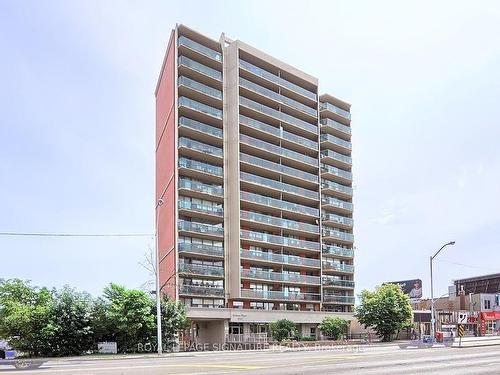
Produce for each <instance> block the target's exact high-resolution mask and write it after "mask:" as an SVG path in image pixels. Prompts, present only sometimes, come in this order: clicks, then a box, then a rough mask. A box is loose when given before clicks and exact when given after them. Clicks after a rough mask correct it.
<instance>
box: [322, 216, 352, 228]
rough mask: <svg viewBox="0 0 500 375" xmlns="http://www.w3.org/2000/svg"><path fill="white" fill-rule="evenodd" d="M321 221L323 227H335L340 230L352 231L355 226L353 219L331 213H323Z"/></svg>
mask: <svg viewBox="0 0 500 375" xmlns="http://www.w3.org/2000/svg"><path fill="white" fill-rule="evenodd" d="M321 221H322V223H323V225H327V226H335V227H339V228H345V229H352V227H353V225H354V221H353V219H351V218H350V217H345V216H341V215H336V214H330V213H326V212H324V213H322V214H321Z"/></svg>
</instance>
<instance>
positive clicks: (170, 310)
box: [154, 296, 188, 350]
mask: <svg viewBox="0 0 500 375" xmlns="http://www.w3.org/2000/svg"><path fill="white" fill-rule="evenodd" d="M154 315H155V316H156V307H155V309H154ZM155 326H156V325H155ZM187 327H188V319H187V316H186V308H185V307H184V304H182V303H181V302H179V301H175V300H171V299H169V298H168V296H165V297H164V298H163V299H162V301H161V328H162V336H163V338H162V344H163V348H164V349H167V350H171V349H172V348H173V347H174V344H175V339H176V337H177V335H178V333H179V332H180V331H182V330H184V329H186V328H187Z"/></svg>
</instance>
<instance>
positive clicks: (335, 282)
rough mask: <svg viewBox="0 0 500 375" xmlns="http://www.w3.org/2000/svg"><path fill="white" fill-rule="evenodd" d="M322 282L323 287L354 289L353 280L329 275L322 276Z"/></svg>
mask: <svg viewBox="0 0 500 375" xmlns="http://www.w3.org/2000/svg"><path fill="white" fill-rule="evenodd" d="M322 283H323V287H324V288H329V287H331V288H335V289H354V281H352V280H341V279H337V278H334V277H331V276H323V278H322Z"/></svg>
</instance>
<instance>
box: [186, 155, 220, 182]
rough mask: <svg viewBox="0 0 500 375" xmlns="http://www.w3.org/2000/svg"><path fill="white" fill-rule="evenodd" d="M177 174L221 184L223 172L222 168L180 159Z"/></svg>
mask: <svg viewBox="0 0 500 375" xmlns="http://www.w3.org/2000/svg"><path fill="white" fill-rule="evenodd" d="M179 174H181V175H184V176H190V177H192V178H195V179H198V178H202V179H204V180H208V181H210V182H214V183H222V182H223V177H224V170H223V169H222V167H219V166H217V165H212V164H208V163H203V162H201V161H197V160H193V159H189V158H185V157H180V158H179Z"/></svg>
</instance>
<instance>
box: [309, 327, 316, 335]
mask: <svg viewBox="0 0 500 375" xmlns="http://www.w3.org/2000/svg"><path fill="white" fill-rule="evenodd" d="M309 336H310V337H316V327H311V331H310V332H309Z"/></svg>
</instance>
